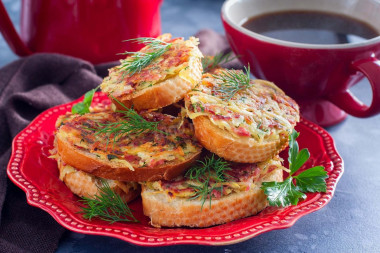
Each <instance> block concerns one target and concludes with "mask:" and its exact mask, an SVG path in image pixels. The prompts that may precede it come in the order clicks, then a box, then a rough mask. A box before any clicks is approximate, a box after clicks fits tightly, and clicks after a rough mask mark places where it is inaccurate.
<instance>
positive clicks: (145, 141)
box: [54, 34, 299, 227]
mask: <svg viewBox="0 0 380 253" xmlns="http://www.w3.org/2000/svg"><path fill="white" fill-rule="evenodd" d="M141 41H142V42H145V47H143V48H142V49H141V50H140V51H139V52H134V53H128V56H127V58H126V59H125V60H122V61H121V64H120V65H119V66H116V67H114V68H112V69H110V71H109V76H108V77H106V78H105V79H104V81H103V83H102V84H101V86H100V88H101V90H102V91H103V92H104V93H106V94H107V95H108V97H109V98H110V100H111V101H112V105H111V106H109V107H105V108H101V109H96V108H93V109H92V110H91V112H89V113H86V114H83V115H79V114H66V115H63V116H61V117H60V118H59V119H58V121H57V124H56V126H57V130H56V133H55V151H54V157H55V159H56V160H57V162H58V168H59V171H60V179H61V180H62V181H63V182H64V183H65V184H66V185H67V186H68V187H69V188H70V190H71V191H72V192H73V193H74V194H76V195H78V196H81V197H88V198H92V197H95V196H96V195H97V194H99V189H101V187H102V184H104V182H107V184H108V185H109V186H110V188H111V189H112V190H113V191H114V192H116V193H117V194H119V195H120V196H121V197H122V198H123V200H124V201H125V202H129V201H132V200H133V199H134V198H136V197H138V196H141V198H142V205H143V211H144V214H145V215H146V216H148V217H149V218H150V220H151V224H152V225H153V226H155V227H179V226H187V227H208V226H213V225H217V224H222V223H226V222H229V221H232V220H236V219H240V218H243V217H247V216H250V215H255V214H257V213H258V212H260V211H261V210H263V209H264V208H265V207H266V206H267V205H268V201H267V197H266V195H265V194H264V192H263V190H261V189H260V187H261V184H262V182H271V181H278V182H279V181H282V180H283V178H282V175H283V170H284V167H283V166H282V160H281V159H280V158H279V156H278V154H279V152H280V151H282V150H283V149H285V148H286V147H287V145H288V138H289V135H290V133H291V132H292V130H293V128H294V126H295V125H296V124H297V122H298V121H299V108H298V105H297V104H296V103H295V102H294V100H292V99H291V98H289V97H288V96H286V95H285V94H284V92H283V91H282V90H280V89H279V88H278V87H277V86H275V85H274V84H273V83H270V82H267V81H263V80H251V79H250V78H249V73H248V74H247V73H244V72H243V71H240V70H226V69H223V68H221V67H216V68H213V69H210V68H207V69H209V70H210V72H208V73H204V72H203V67H204V66H203V67H202V57H203V56H202V53H201V52H200V51H199V49H198V46H197V45H198V41H197V39H196V38H193V37H191V38H190V39H189V40H184V39H182V38H174V39H173V38H171V35H169V34H164V35H162V36H160V37H158V38H157V39H149V38H143V39H142V40H140V42H141Z"/></svg>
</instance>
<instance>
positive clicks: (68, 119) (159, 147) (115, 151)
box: [57, 112, 202, 170]
mask: <svg viewBox="0 0 380 253" xmlns="http://www.w3.org/2000/svg"><path fill="white" fill-rule="evenodd" d="M140 115H141V116H142V117H143V118H144V119H145V120H146V121H148V122H158V125H157V131H144V132H142V133H137V134H133V133H132V134H121V135H120V134H119V135H117V134H116V133H111V134H109V135H106V134H105V133H102V132H101V129H102V128H104V127H106V126H109V125H110V124H115V125H113V126H114V127H118V126H119V124H122V122H123V121H125V120H126V119H125V118H124V117H123V114H121V113H117V112H96V113H87V114H85V115H82V116H79V115H68V116H67V115H66V116H62V118H61V119H59V120H58V121H57V122H58V127H59V128H58V131H57V134H59V135H61V137H62V138H65V139H66V140H68V141H69V142H70V143H71V145H73V146H74V147H75V148H78V149H81V150H83V151H85V152H89V154H90V155H91V156H93V157H94V158H96V159H100V160H103V161H106V162H107V163H110V164H111V166H115V167H121V166H122V167H128V168H130V169H131V170H134V167H158V166H160V165H162V164H164V163H167V162H171V161H177V162H181V161H184V160H185V159H186V157H187V156H188V155H192V154H194V153H197V152H199V150H200V149H201V148H202V147H201V146H200V145H199V144H198V142H197V141H196V139H195V137H194V130H193V127H192V124H190V123H189V121H187V120H185V119H182V118H175V117H172V116H169V115H164V114H161V113H155V112H145V113H141V114H140Z"/></svg>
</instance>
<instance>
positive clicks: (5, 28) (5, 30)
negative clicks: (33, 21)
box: [0, 0, 32, 56]
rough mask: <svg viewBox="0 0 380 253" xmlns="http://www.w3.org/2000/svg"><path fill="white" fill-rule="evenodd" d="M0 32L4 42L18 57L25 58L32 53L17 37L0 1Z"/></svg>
mask: <svg viewBox="0 0 380 253" xmlns="http://www.w3.org/2000/svg"><path fill="white" fill-rule="evenodd" d="M0 32H1V34H2V35H3V36H4V39H5V41H6V42H7V43H8V45H9V47H10V48H11V49H12V51H13V52H14V53H15V54H17V55H19V56H27V55H30V54H32V51H31V50H30V49H29V48H28V47H27V46H26V45H25V43H24V42H23V41H22V40H21V38H20V36H19V35H18V33H17V31H16V29H15V27H14V26H13V24H12V21H11V19H10V18H9V15H8V13H7V10H6V9H5V7H4V4H3V2H2V1H1V0H0Z"/></svg>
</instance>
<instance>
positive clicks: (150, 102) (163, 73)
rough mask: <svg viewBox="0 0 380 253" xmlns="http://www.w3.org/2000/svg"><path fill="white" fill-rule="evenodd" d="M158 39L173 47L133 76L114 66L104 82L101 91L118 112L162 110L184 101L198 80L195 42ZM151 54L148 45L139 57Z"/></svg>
mask: <svg viewBox="0 0 380 253" xmlns="http://www.w3.org/2000/svg"><path fill="white" fill-rule="evenodd" d="M157 39H158V40H161V41H164V42H168V43H172V44H171V47H170V48H169V49H168V51H166V52H165V53H164V54H163V55H162V56H160V57H158V58H157V59H154V60H153V61H151V62H150V63H149V65H147V66H145V67H144V68H142V69H140V70H139V71H137V72H134V73H133V74H129V73H128V72H126V71H124V70H123V69H122V68H121V67H120V66H116V67H114V68H112V69H110V70H109V75H108V77H106V78H105V79H104V80H103V83H102V84H101V86H100V87H101V89H102V91H104V92H105V93H107V94H108V95H109V97H110V98H111V99H112V100H113V103H114V104H115V106H116V107H117V108H119V109H122V107H123V106H122V105H124V106H127V107H131V106H133V107H134V109H135V110H138V111H141V110H146V109H158V108H162V107H165V106H168V105H170V104H173V103H176V102H178V101H180V100H181V99H183V97H184V96H185V95H186V94H187V93H188V92H189V91H190V90H191V89H192V88H194V87H195V85H196V84H197V83H198V82H199V81H200V80H201V78H202V72H203V68H202V62H201V58H202V57H203V55H202V53H201V52H200V51H199V49H198V46H197V45H198V44H199V42H198V39H196V38H194V37H190V39H189V40H186V41H185V40H183V38H176V39H171V34H163V35H161V36H159V37H158V38H157ZM150 50H151V49H150V48H149V45H147V46H145V47H144V48H142V49H141V50H140V53H141V52H149V51H150ZM127 59H131V56H128V57H127ZM116 100H117V101H116ZM120 103H121V104H122V105H120Z"/></svg>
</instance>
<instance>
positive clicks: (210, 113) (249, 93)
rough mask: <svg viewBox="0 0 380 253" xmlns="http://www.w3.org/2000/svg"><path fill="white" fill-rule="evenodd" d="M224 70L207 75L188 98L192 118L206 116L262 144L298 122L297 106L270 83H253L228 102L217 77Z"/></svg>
mask: <svg viewBox="0 0 380 253" xmlns="http://www.w3.org/2000/svg"><path fill="white" fill-rule="evenodd" d="M222 71H224V70H222V69H218V70H217V71H215V72H214V74H204V76H203V79H202V82H201V83H200V84H199V85H198V86H197V87H196V88H195V89H193V90H192V91H191V92H190V93H189V94H188V95H187V96H186V97H185V100H186V109H187V111H188V115H189V117H190V118H191V119H194V118H196V117H199V116H207V117H208V118H209V119H210V120H211V122H212V123H213V124H215V125H216V126H218V127H219V128H221V129H225V130H227V131H229V133H231V134H232V135H233V136H237V137H250V138H254V139H255V140H257V141H259V142H261V141H263V140H276V139H277V138H279V133H280V132H282V131H287V132H290V131H291V129H292V128H293V127H294V125H295V124H296V123H297V122H298V121H299V108H298V105H297V103H296V102H295V101H294V100H293V99H291V98H290V97H288V96H286V95H285V94H284V92H283V91H282V90H281V89H279V88H278V87H277V86H275V85H274V84H273V83H271V82H267V81H262V80H250V83H249V84H250V86H249V87H248V88H246V89H242V90H239V91H238V92H236V93H235V94H234V95H233V96H232V97H230V98H229V99H225V98H226V96H225V94H223V92H221V90H222V89H220V87H221V85H223V83H222V81H221V80H220V79H218V78H216V77H217V75H218V74H220V73H221V72H222ZM236 73H239V70H236Z"/></svg>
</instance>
